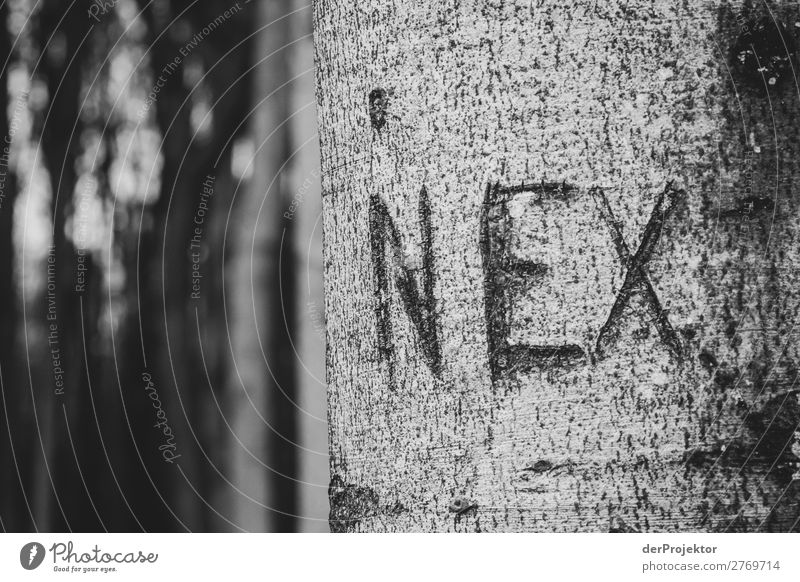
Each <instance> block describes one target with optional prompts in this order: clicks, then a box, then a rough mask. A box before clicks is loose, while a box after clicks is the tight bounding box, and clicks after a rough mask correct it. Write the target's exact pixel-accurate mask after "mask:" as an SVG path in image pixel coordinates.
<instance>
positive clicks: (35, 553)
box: [19, 542, 45, 570]
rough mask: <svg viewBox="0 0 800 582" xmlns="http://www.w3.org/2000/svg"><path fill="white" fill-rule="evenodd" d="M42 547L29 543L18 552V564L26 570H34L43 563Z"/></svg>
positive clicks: (43, 553)
mask: <svg viewBox="0 0 800 582" xmlns="http://www.w3.org/2000/svg"><path fill="white" fill-rule="evenodd" d="M44 555H45V550H44V546H43V545H42V544H40V543H38V542H30V543H27V544H25V545H24V546H22V549H21V550H20V551H19V563H20V564H22V567H23V568H25V569H26V570H35V569H36V568H38V567H39V566H41V565H42V562H43V561H44Z"/></svg>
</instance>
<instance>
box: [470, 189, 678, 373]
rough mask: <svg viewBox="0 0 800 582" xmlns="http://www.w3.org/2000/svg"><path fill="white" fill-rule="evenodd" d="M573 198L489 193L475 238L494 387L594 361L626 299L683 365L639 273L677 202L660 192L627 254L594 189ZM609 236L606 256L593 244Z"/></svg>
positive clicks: (564, 192) (562, 193)
mask: <svg viewBox="0 0 800 582" xmlns="http://www.w3.org/2000/svg"><path fill="white" fill-rule="evenodd" d="M581 194H582V193H581V192H580V191H579V189H578V188H577V187H575V186H571V185H569V184H552V183H550V184H548V183H542V184H530V185H526V184H523V185H521V186H514V187H502V186H500V185H499V184H494V185H489V186H487V189H486V194H485V199H484V204H483V208H482V212H481V228H480V231H481V235H480V236H481V255H482V259H483V270H484V295H485V299H484V302H485V303H484V306H485V317H486V323H487V341H488V353H489V364H490V368H491V375H492V380H493V381H497V380H498V379H500V378H501V377H502V376H505V375H508V374H514V373H519V372H526V371H531V370H533V369H541V368H543V367H547V366H552V365H560V366H563V365H571V364H577V363H581V362H585V361H586V360H587V357H591V358H592V359H594V358H602V357H603V355H604V354H605V352H606V351H607V350H608V348H609V347H610V345H611V344H612V343H613V341H614V340H615V339H616V337H617V336H618V333H619V332H618V328H619V323H620V320H621V317H622V315H623V312H624V311H625V308H626V307H627V306H628V305H629V303H630V301H631V298H632V297H633V296H634V295H640V296H641V297H642V299H643V301H644V304H645V305H646V309H647V311H648V312H649V313H650V314H651V315H652V319H653V322H654V325H655V326H656V328H657V329H658V333H659V336H660V338H661V340H662V341H663V342H664V344H665V345H666V346H667V348H668V349H669V350H670V352H671V353H672V354H673V356H674V357H676V358H677V359H678V360H679V361H680V359H681V356H682V353H681V344H680V341H679V339H678V337H677V334H676V333H675V331H674V329H673V328H672V326H671V325H670V322H669V320H668V318H667V315H666V312H665V311H664V310H663V309H662V307H661V303H660V301H659V299H658V296H657V295H656V292H655V289H654V288H653V285H652V283H651V282H650V280H649V278H648V274H647V268H646V266H647V262H648V261H649V260H650V258H651V257H652V255H653V251H654V249H655V247H656V244H657V242H658V238H659V235H660V233H661V230H662V227H663V226H664V223H665V221H666V219H667V217H668V215H669V213H670V211H671V210H672V209H673V208H674V206H675V203H676V202H677V200H678V199H679V197H680V195H681V194H682V193H681V192H679V191H678V190H676V189H674V188H673V187H672V185H668V186H667V187H666V189H665V190H664V191H663V192H662V193H660V194H659V196H658V197H657V199H656V203H655V205H654V207H653V210H652V213H651V215H650V219H649V221H648V223H647V226H646V227H645V230H644V234H643V236H642V241H641V243H640V245H639V247H638V249H637V250H636V252H635V253H631V251H630V249H629V248H628V245H627V243H626V242H625V239H624V237H623V234H622V227H621V224H620V222H619V221H617V220H616V218H615V217H614V214H613V212H612V210H611V206H610V204H609V203H608V200H607V199H606V197H605V194H604V193H603V192H602V190H600V189H599V188H594V189H592V190H591V191H590V193H589V194H590V196H586V195H581ZM598 211H599V214H600V217H601V218H602V219H603V220H602V221H599V220H597V218H598V216H597V215H598ZM609 229H610V231H611V240H612V242H613V248H614V250H613V251H612V249H611V248H610V247H611V245H606V244H597V241H602V240H607V239H606V237H608V230H609ZM614 251H615V252H614ZM621 267H622V268H623V269H624V279H623V283H622V287H621V288H620V289H619V291H618V292H617V294H616V297H614V296H613V294H611V293H609V290H610V289H612V288H613V287H614V286H615V284H614V281H616V280H618V278H617V277H621V276H622V270H621ZM612 300H613V301H612Z"/></svg>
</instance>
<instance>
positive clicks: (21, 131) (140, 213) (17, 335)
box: [0, 0, 328, 531]
mask: <svg viewBox="0 0 800 582" xmlns="http://www.w3.org/2000/svg"><path fill="white" fill-rule="evenodd" d="M0 18H1V19H2V22H4V23H5V26H3V27H2V29H1V30H0V33H2V34H1V35H0V36H1V37H2V39H1V40H0V43H2V44H1V45H0V54H2V56H3V57H4V58H3V61H4V66H3V68H2V76H3V86H4V87H6V89H7V90H6V91H3V92H0V93H1V94H2V97H0V99H2V103H1V104H2V109H3V111H4V112H5V113H6V114H5V115H2V116H0V134H2V135H3V136H4V137H6V140H5V143H4V144H3V145H4V146H5V147H6V153H5V154H2V157H0V166H1V167H0V171H2V176H0V189H2V190H0V196H1V197H0V201H1V204H0V271H1V272H2V277H0V281H2V283H0V285H2V287H0V306H1V307H0V309H2V316H0V317H2V320H1V323H0V378H1V379H2V400H1V401H0V405H1V406H2V413H0V419H2V423H3V424H4V426H3V427H2V430H1V431H0V456H2V467H3V472H2V477H0V488H2V491H1V494H0V499H1V501H0V503H2V505H0V518H1V519H2V527H3V528H4V529H5V530H7V531H30V530H39V531H104V530H107V531H120V530H122V531H140V530H145V531H173V530H175V531H186V530H190V531H239V530H246V531H293V530H325V529H327V521H326V514H327V507H326V503H327V501H326V490H327V465H328V461H327V445H326V428H325V386H324V367H323V360H324V343H323V342H324V339H323V334H322V329H323V326H324V321H323V315H322V313H323V301H322V298H321V297H322V291H321V259H320V255H321V232H320V224H319V222H318V218H319V212H320V203H319V170H318V149H317V138H316V123H315V122H316V120H315V113H314V105H313V103H314V92H313V74H312V72H313V71H312V69H313V63H312V41H311V35H310V32H311V10H310V5H309V4H303V3H300V2H279V1H250V2H246V1H244V0H240V1H239V2H227V1H213V2H200V1H198V0H151V1H148V0H136V1H134V0H117V1H116V2H113V1H108V0H107V1H105V2H103V1H98V0H95V1H93V2H88V1H86V0H75V1H74V2H71V3H63V2H57V1H56V0H43V1H39V2H34V1H32V0H15V1H8V2H3V3H2V5H1V6H0Z"/></svg>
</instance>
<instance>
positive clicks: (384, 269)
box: [369, 186, 442, 378]
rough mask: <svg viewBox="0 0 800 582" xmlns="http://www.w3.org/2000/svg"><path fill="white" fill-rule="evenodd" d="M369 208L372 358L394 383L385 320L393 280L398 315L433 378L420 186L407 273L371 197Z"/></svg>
mask: <svg viewBox="0 0 800 582" xmlns="http://www.w3.org/2000/svg"><path fill="white" fill-rule="evenodd" d="M369 204H370V205H369V236H370V247H371V248H370V251H371V257H372V272H373V276H374V278H375V316H376V319H377V322H378V352H379V354H380V356H381V358H382V359H383V360H384V361H385V362H387V364H388V366H389V377H390V378H394V377H395V375H394V369H395V354H394V341H393V332H392V320H391V316H390V314H391V281H392V280H393V282H394V286H395V287H396V289H397V293H398V294H399V296H400V299H401V302H402V305H403V309H404V310H405V312H406V314H407V315H408V317H409V319H411V322H412V324H413V325H414V328H415V329H416V331H417V336H418V339H419V344H420V351H421V353H422V355H423V357H424V359H425V362H426V364H427V365H428V367H429V368H430V369H431V372H433V374H434V375H435V376H436V377H439V374H440V369H441V360H442V355H441V346H440V343H439V332H438V329H437V323H436V300H435V296H434V290H435V277H434V269H433V248H432V242H431V212H430V204H429V202H428V191H427V189H426V188H425V187H424V186H423V187H422V190H421V191H420V194H419V207H418V218H419V224H420V229H421V235H422V236H421V251H422V265H421V268H413V267H411V266H409V265H408V264H407V263H408V261H407V259H406V255H405V253H404V251H403V243H402V239H401V237H400V233H399V232H398V231H397V228H396V226H395V224H394V221H393V220H392V217H391V216H390V215H389V210H388V209H387V207H386V205H385V204H384V203H383V201H381V199H380V197H379V196H377V195H375V194H373V195H372V196H370V203H369ZM387 255H388V257H389V259H388V260H387ZM390 277H391V279H390Z"/></svg>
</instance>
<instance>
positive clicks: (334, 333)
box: [315, 0, 800, 532]
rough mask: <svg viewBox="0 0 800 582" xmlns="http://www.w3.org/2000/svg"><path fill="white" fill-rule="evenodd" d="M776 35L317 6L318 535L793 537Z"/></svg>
mask: <svg viewBox="0 0 800 582" xmlns="http://www.w3.org/2000/svg"><path fill="white" fill-rule="evenodd" d="M798 20H800V19H798V17H797V12H796V7H794V6H789V5H788V4H785V3H775V2H768V3H766V4H763V3H759V5H758V8H757V9H753V8H751V7H749V6H745V5H742V4H741V3H739V2H699V1H694V0H687V1H686V2H681V3H674V2H667V1H653V0H633V1H631V2H617V1H601V2H594V1H591V2H588V1H586V2H578V3H575V2H573V1H572V0H569V1H567V0H538V1H536V0H534V1H529V0H505V1H500V0H496V1H484V0H480V1H479V0H445V1H442V2H422V1H418V0H415V1H403V2H398V1H389V2H378V1H371V2H360V3H344V2H334V1H333V0H318V1H317V3H316V5H315V41H316V46H317V65H318V73H317V74H318V77H317V81H318V103H319V119H320V127H321V129H320V132H321V143H322V157H323V160H322V173H323V196H324V198H323V207H324V233H325V235H324V236H325V277H326V316H327V324H328V332H327V333H328V362H327V373H328V383H329V387H330V388H329V415H330V441H331V472H332V478H331V485H330V490H329V495H330V502H331V516H330V518H331V528H332V529H333V530H334V531H342V530H344V531H352V530H378V531H386V530H389V531H402V530H415V531H420V530H422V531H427V530H436V531H445V530H446V531H473V530H480V531H486V530H517V531H522V530H525V531H615V532H618V531H761V530H765V531H789V530H797V529H798V519H800V518H799V517H798V516H800V507H799V506H798V482H800V481H798V479H796V478H795V475H796V474H797V461H798V458H797V456H796V453H797V451H798V445H797V442H796V431H797V426H798V421H800V406H799V405H798V397H797V396H798V390H797V384H796V383H795V380H796V376H797V359H798V350H797V342H795V341H794V336H793V333H794V331H795V329H794V325H795V322H796V317H797V310H798V293H797V287H798V286H797V282H798V281H797V279H798V273H797V270H796V269H795V265H796V264H797V260H798V256H797V246H796V239H797V234H798V227H799V226H800V225H799V224H798V218H797V217H798V202H797V193H796V192H797V186H798V178H799V177H800V167H798V160H800V155H798V154H800V147H799V144H798V128H797V124H796V119H797V115H798V103H800V99H798V95H799V94H800V92H798V86H797V83H796V80H795V78H794V75H793V71H795V70H797V62H796V59H795V58H794V49H795V41H794V38H793V37H794V35H795V34H796V31H797V30H798V28H797V24H796V23H797V22H798ZM775 22H785V23H787V24H788V26H787V27H783V26H781V25H779V24H775ZM792 67H794V68H792Z"/></svg>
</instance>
